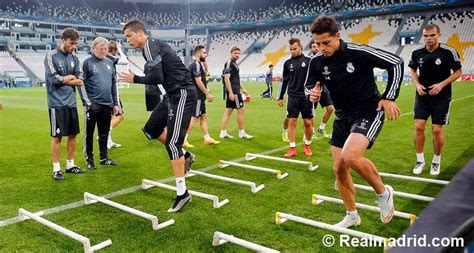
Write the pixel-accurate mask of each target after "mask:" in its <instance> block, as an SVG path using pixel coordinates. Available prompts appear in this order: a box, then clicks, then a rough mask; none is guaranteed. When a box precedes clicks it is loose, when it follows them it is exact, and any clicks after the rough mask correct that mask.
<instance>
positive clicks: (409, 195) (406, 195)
mask: <svg viewBox="0 0 474 253" xmlns="http://www.w3.org/2000/svg"><path fill="white" fill-rule="evenodd" d="M354 187H355V188H356V189H361V190H364V191H374V189H373V188H372V187H370V186H367V185H360V184H354ZM393 195H394V196H399V197H404V198H409V199H416V200H421V201H426V202H431V201H433V200H434V198H432V197H428V196H423V195H417V194H412V193H406V192H398V191H393Z"/></svg>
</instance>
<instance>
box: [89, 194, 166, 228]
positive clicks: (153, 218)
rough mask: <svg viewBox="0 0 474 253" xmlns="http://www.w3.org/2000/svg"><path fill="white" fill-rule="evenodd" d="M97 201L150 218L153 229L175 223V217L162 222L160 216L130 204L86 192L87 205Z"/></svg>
mask: <svg viewBox="0 0 474 253" xmlns="http://www.w3.org/2000/svg"><path fill="white" fill-rule="evenodd" d="M97 202H100V203H103V204H106V205H109V206H111V207H115V208H117V209H120V210H122V211H124V212H127V213H131V214H133V215H136V216H140V217H142V218H145V219H147V220H150V221H151V225H152V227H153V230H158V229H162V228H165V227H167V226H170V225H172V224H174V220H173V219H171V220H168V221H165V222H162V223H159V222H158V217H156V216H155V215H151V214H148V213H145V212H142V211H140V210H137V209H134V208H131V207H128V206H124V205H122V204H119V203H117V202H114V201H111V200H109V199H106V198H104V197H99V196H96V195H94V194H91V193H88V192H84V203H85V204H86V205H90V204H93V203H97Z"/></svg>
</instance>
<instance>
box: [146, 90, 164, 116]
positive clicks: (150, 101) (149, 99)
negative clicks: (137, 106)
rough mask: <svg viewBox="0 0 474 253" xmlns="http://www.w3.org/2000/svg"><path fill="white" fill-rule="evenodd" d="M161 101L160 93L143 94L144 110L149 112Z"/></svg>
mask: <svg viewBox="0 0 474 253" xmlns="http://www.w3.org/2000/svg"><path fill="white" fill-rule="evenodd" d="M160 102H161V98H160V95H148V94H145V104H146V110H147V111H149V112H151V111H153V110H154V109H155V107H156V106H157V105H158V104H159V103H160Z"/></svg>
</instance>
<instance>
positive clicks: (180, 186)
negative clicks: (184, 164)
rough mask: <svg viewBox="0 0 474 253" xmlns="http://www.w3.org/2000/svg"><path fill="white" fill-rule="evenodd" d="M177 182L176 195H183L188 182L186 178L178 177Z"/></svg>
mask: <svg viewBox="0 0 474 253" xmlns="http://www.w3.org/2000/svg"><path fill="white" fill-rule="evenodd" d="M175 180H176V194H177V195H178V196H181V195H183V194H184V193H185V192H186V181H185V177H177V178H175Z"/></svg>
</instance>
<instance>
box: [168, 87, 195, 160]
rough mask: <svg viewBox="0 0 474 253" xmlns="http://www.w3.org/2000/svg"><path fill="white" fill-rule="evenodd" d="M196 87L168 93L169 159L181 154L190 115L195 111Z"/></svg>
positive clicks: (174, 158) (177, 157) (176, 157)
mask: <svg viewBox="0 0 474 253" xmlns="http://www.w3.org/2000/svg"><path fill="white" fill-rule="evenodd" d="M196 98H197V94H196V89H194V87H193V88H192V89H190V88H189V89H179V90H177V91H176V92H174V93H173V94H168V114H167V125H166V129H167V132H166V143H165V146H166V150H167V151H168V155H169V157H170V160H176V159H179V158H180V157H181V156H183V155H184V154H183V142H184V138H185V137H186V132H187V131H188V127H189V123H190V122H191V117H192V116H193V114H194V112H195V111H196Z"/></svg>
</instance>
